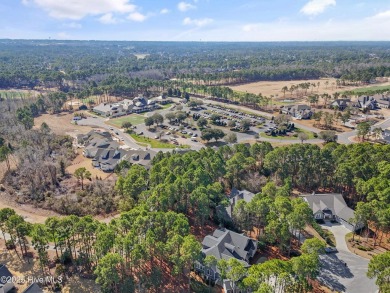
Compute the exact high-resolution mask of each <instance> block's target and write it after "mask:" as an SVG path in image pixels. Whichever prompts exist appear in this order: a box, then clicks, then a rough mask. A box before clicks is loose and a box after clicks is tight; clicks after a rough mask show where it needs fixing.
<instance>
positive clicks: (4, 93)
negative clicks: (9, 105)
mask: <svg viewBox="0 0 390 293" xmlns="http://www.w3.org/2000/svg"><path fill="white" fill-rule="evenodd" d="M30 96H32V94H30V93H28V92H24V91H12V90H11V91H8V90H1V91H0V98H4V99H5V98H12V99H15V98H29V97H30Z"/></svg>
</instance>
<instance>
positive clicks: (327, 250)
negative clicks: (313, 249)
mask: <svg viewBox="0 0 390 293" xmlns="http://www.w3.org/2000/svg"><path fill="white" fill-rule="evenodd" d="M325 252H326V253H336V252H338V250H337V248H336V247H331V246H328V247H325Z"/></svg>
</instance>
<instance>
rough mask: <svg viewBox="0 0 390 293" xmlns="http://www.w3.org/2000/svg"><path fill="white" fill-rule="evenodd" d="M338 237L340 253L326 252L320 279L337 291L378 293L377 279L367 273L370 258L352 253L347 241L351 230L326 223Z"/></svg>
mask: <svg viewBox="0 0 390 293" xmlns="http://www.w3.org/2000/svg"><path fill="white" fill-rule="evenodd" d="M321 227H323V228H325V229H328V230H330V231H331V232H332V233H333V235H334V237H335V239H336V248H337V250H338V253H333V254H325V255H322V256H320V258H321V261H322V263H321V271H320V275H319V277H318V279H319V280H320V281H321V282H322V283H324V284H325V285H326V286H327V287H329V288H331V289H333V290H335V291H337V292H347V293H376V292H378V287H377V286H376V284H375V279H369V278H368V277H367V275H366V273H367V270H368V263H369V260H368V259H365V258H363V257H360V256H358V255H356V254H354V253H352V252H351V251H350V250H349V249H348V247H347V243H346V242H345V236H346V234H348V233H349V232H351V231H350V230H348V229H347V228H345V227H344V226H343V225H341V224H324V225H321Z"/></svg>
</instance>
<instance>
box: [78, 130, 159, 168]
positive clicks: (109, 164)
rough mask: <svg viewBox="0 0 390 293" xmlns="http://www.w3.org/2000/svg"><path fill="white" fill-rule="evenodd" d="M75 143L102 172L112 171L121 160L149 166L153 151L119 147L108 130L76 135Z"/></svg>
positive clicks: (154, 153)
mask: <svg viewBox="0 0 390 293" xmlns="http://www.w3.org/2000/svg"><path fill="white" fill-rule="evenodd" d="M77 145H78V146H80V147H84V150H83V155H84V156H85V157H87V158H90V159H92V166H93V167H94V168H98V169H100V170H102V171H104V172H113V171H114V170H115V167H116V166H117V165H118V164H119V163H120V162H121V161H123V160H127V161H129V162H130V163H132V164H138V165H141V166H144V167H145V168H147V169H148V168H150V166H151V164H152V159H153V158H154V156H155V155H156V152H154V151H150V150H148V151H144V150H125V149H122V148H120V145H119V143H118V142H117V141H114V140H113V139H112V137H111V134H110V133H109V132H99V131H90V132H89V133H87V134H85V135H82V134H81V135H78V136H77Z"/></svg>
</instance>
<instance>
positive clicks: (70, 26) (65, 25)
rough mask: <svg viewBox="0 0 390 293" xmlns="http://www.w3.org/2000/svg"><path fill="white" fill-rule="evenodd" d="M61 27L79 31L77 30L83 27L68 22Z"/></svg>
mask: <svg viewBox="0 0 390 293" xmlns="http://www.w3.org/2000/svg"><path fill="white" fill-rule="evenodd" d="M62 27H65V28H73V29H79V28H82V27H83V26H82V25H81V24H80V23H78V22H69V23H64V24H63V25H62Z"/></svg>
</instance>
